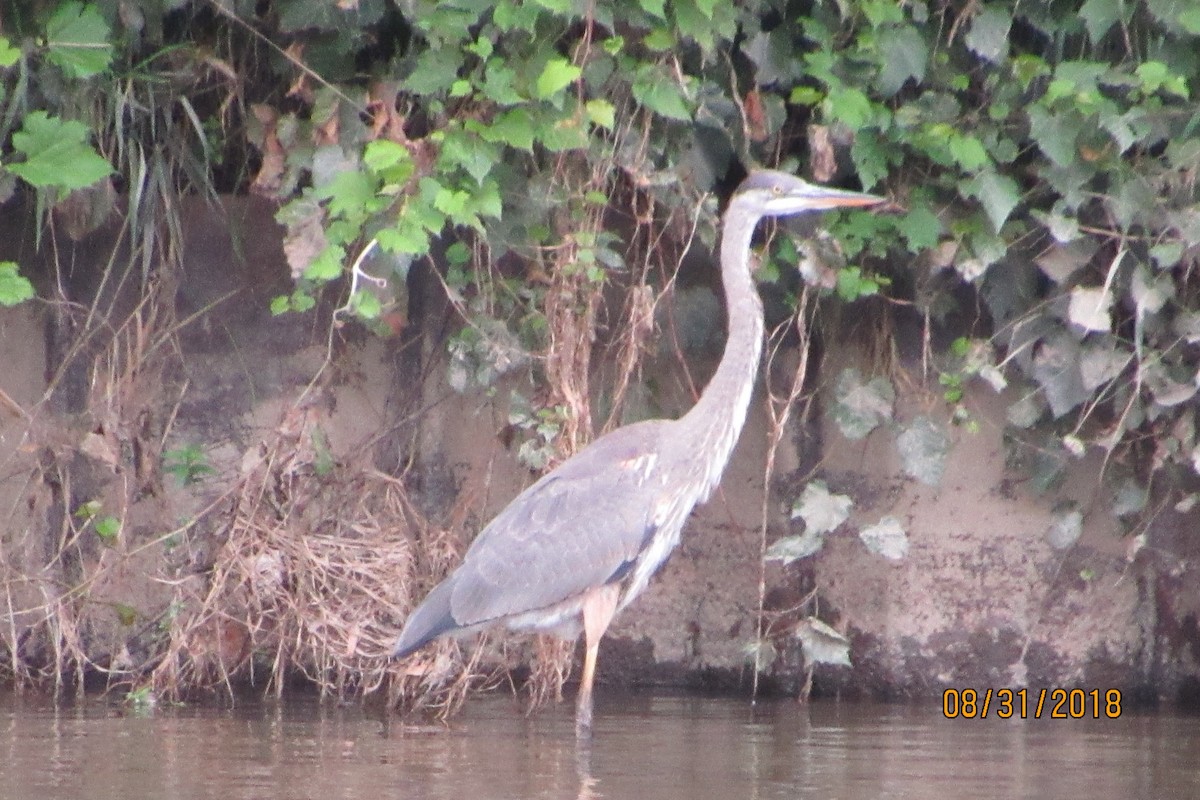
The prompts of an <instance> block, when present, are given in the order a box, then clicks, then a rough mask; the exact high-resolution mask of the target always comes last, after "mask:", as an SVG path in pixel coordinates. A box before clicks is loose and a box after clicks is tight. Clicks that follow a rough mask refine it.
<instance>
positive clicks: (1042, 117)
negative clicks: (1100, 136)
mask: <svg viewBox="0 0 1200 800" xmlns="http://www.w3.org/2000/svg"><path fill="white" fill-rule="evenodd" d="M1029 135H1030V136H1032V137H1033V141H1034V142H1035V143H1036V144H1037V146H1038V149H1040V150H1041V151H1042V152H1043V153H1045V154H1046V156H1047V157H1048V158H1049V159H1050V160H1051V161H1053V162H1054V163H1055V164H1056V165H1058V166H1060V167H1070V166H1072V164H1074V162H1075V152H1076V151H1075V140H1076V138H1077V137H1078V136H1079V122H1078V120H1077V119H1075V118H1074V116H1072V115H1069V114H1058V113H1052V112H1050V111H1048V110H1046V109H1045V108H1044V107H1042V106H1040V105H1035V106H1033V107H1031V108H1030V109H1029Z"/></svg>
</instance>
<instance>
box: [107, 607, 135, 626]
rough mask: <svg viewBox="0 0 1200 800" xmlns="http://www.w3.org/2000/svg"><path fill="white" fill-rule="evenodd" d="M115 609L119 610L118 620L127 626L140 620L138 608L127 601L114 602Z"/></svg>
mask: <svg viewBox="0 0 1200 800" xmlns="http://www.w3.org/2000/svg"><path fill="white" fill-rule="evenodd" d="M113 611H116V612H117V621H118V622H119V623H121V625H123V626H125V627H126V628H128V627H131V626H132V625H133V624H134V623H136V622H137V621H138V616H139V614H138V612H137V609H136V608H134V607H133V606H130V605H126V604H125V603H114V604H113Z"/></svg>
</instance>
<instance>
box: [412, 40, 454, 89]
mask: <svg viewBox="0 0 1200 800" xmlns="http://www.w3.org/2000/svg"><path fill="white" fill-rule="evenodd" d="M461 65H462V58H461V57H460V54H459V53H457V52H455V51H454V50H452V49H451V48H449V47H443V48H429V49H426V50H423V51H421V54H420V55H419V56H417V62H416V66H415V67H414V68H413V71H412V72H410V73H409V75H408V78H407V79H406V80H405V81H404V88H405V89H407V90H408V91H410V92H412V93H414V94H421V95H431V94H438V93H439V92H445V91H448V90H449V89H450V87H451V86H452V85H454V81H455V79H456V78H457V77H458V68H459V67H460V66H461Z"/></svg>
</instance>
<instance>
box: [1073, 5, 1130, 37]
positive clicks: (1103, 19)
mask: <svg viewBox="0 0 1200 800" xmlns="http://www.w3.org/2000/svg"><path fill="white" fill-rule="evenodd" d="M1121 5H1122V0H1087V2H1086V3H1084V4H1083V5H1082V6H1080V7H1079V17H1080V19H1082V20H1083V24H1084V27H1086V28H1087V32H1088V38H1089V39H1091V40H1092V44H1093V45H1096V44H1099V42H1100V40H1101V39H1103V38H1104V34H1106V33H1108V31H1109V29H1110V28H1112V26H1113V25H1115V24H1117V20H1119V19H1120V18H1121Z"/></svg>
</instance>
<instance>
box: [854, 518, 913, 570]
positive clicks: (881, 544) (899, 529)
mask: <svg viewBox="0 0 1200 800" xmlns="http://www.w3.org/2000/svg"><path fill="white" fill-rule="evenodd" d="M858 538H859V539H862V542H863V544H865V545H866V546H867V549H868V550H870V551H871V552H872V553H874V554H875V555H877V556H883V557H884V558H886V559H888V560H889V561H900V560H902V559H903V558H904V557H905V556H906V555H908V534H907V533H906V532H905V531H904V526H903V525H901V524H900V521H899V520H898V519H896V518H895V517H884V518H883V519H881V520H879V522H876V523H875V524H874V525H871V526H870V527H868V528H863V529H862V530H861V531H859V532H858Z"/></svg>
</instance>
